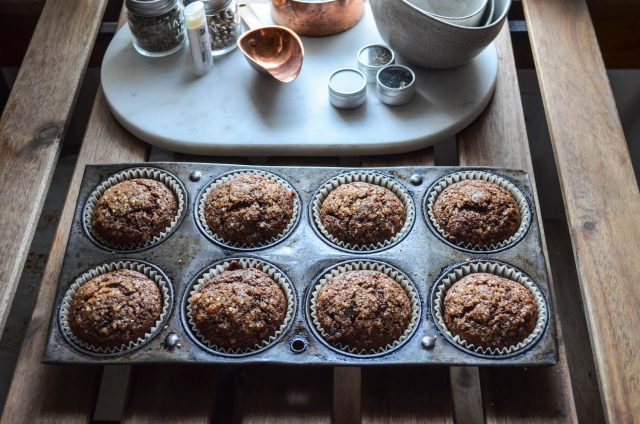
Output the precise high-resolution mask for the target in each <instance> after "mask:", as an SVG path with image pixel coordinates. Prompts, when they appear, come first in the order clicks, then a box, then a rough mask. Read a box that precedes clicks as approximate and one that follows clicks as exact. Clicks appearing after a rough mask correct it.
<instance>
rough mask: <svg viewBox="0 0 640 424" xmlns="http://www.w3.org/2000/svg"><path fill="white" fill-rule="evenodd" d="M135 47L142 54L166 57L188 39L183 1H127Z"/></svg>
mask: <svg viewBox="0 0 640 424" xmlns="http://www.w3.org/2000/svg"><path fill="white" fill-rule="evenodd" d="M125 5H126V7H127V12H128V13H127V17H128V21H129V28H130V29H131V33H132V34H133V47H135V49H136V50H137V51H138V52H139V53H140V54H142V55H145V56H152V57H159V56H167V55H170V54H171V53H174V52H176V51H178V50H180V49H181V48H182V47H183V46H184V44H185V40H186V35H185V27H184V16H183V14H182V10H183V6H182V0H126V1H125Z"/></svg>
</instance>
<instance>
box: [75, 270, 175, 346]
mask: <svg viewBox="0 0 640 424" xmlns="http://www.w3.org/2000/svg"><path fill="white" fill-rule="evenodd" d="M162 303H163V301H162V293H161V291H160V287H158V285H157V284H156V283H155V282H154V281H152V280H150V279H149V278H147V277H146V276H145V275H144V274H141V273H139V272H137V271H132V270H128V269H121V270H117V271H112V272H109V273H106V274H102V275H100V276H98V277H95V278H93V279H91V280H89V281H87V282H86V283H85V284H83V285H82V286H80V288H79V289H78V290H77V292H76V294H75V296H74V297H73V300H72V302H71V306H70V310H69V325H70V327H71V330H72V331H73V333H74V334H75V335H76V336H77V337H78V338H79V339H81V340H83V341H85V342H87V343H89V344H91V345H93V346H98V347H118V346H123V345H126V344H128V343H129V342H132V341H136V340H137V339H138V338H140V337H143V336H144V335H145V334H146V333H148V332H149V331H150V330H151V329H152V328H153V326H154V325H155V323H156V321H157V320H158V319H160V315H161V313H162Z"/></svg>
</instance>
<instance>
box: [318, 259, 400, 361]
mask: <svg viewBox="0 0 640 424" xmlns="http://www.w3.org/2000/svg"><path fill="white" fill-rule="evenodd" d="M316 314H317V317H318V320H319V322H320V325H321V326H322V329H323V330H324V332H325V333H326V340H327V341H328V342H329V343H330V344H332V345H334V346H337V345H346V346H349V347H351V348H357V349H359V350H361V349H363V350H376V349H378V348H381V347H385V346H387V345H390V344H392V343H393V342H395V341H396V340H398V339H399V338H400V337H401V336H402V335H403V334H404V332H405V331H406V329H407V327H408V326H409V323H410V322H411V314H412V311H411V300H410V299H409V296H408V295H407V292H406V290H405V289H404V288H403V287H402V286H401V285H400V284H398V283H397V282H396V281H395V280H394V279H393V278H391V277H389V276H387V275H385V274H383V273H381V272H378V271H348V272H345V273H342V274H340V275H338V276H336V277H334V278H332V279H331V280H329V281H328V282H326V283H325V284H324V286H322V288H321V289H320V293H319V294H318V297H317V300H316Z"/></svg>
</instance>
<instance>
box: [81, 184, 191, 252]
mask: <svg viewBox="0 0 640 424" xmlns="http://www.w3.org/2000/svg"><path fill="white" fill-rule="evenodd" d="M177 213H178V201H177V199H176V196H175V194H174V193H173V192H172V191H171V190H170V189H169V188H168V187H167V186H166V185H164V184H163V183H161V182H160V181H156V180H151V179H146V178H136V179H133V180H126V181H123V182H121V183H118V184H116V185H114V186H113V187H111V188H109V189H108V190H107V191H106V192H105V193H104V194H103V195H102V197H101V198H100V199H99V200H98V203H97V204H96V206H95V208H94V210H93V215H92V217H91V226H92V227H93V231H94V232H95V233H96V234H97V235H98V236H99V237H100V238H102V239H103V240H105V241H106V242H108V243H111V244H114V245H120V246H136V245H140V244H143V243H145V242H148V241H150V240H153V238H154V237H156V236H158V235H159V234H160V233H162V232H163V231H164V230H166V229H167V228H168V227H169V225H170V224H171V222H172V221H173V220H174V219H175V217H176V215H177Z"/></svg>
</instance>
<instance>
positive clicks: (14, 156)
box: [0, 0, 107, 332]
mask: <svg viewBox="0 0 640 424" xmlns="http://www.w3.org/2000/svg"><path fill="white" fill-rule="evenodd" d="M106 4H107V1H106V0H95V1H91V2H87V1H81V0H50V1H48V2H47V4H46V6H45V7H44V9H43V11H42V15H41V17H40V20H39V22H38V26H37V27H36V30H35V32H34V34H33V37H32V39H31V43H30V45H29V49H28V50H27V53H26V56H25V58H24V61H23V63H22V67H21V68H20V72H19V74H18V77H17V80H16V82H15V84H14V86H13V90H12V92H11V95H10V96H9V99H8V101H7V104H6V106H5V109H4V113H3V115H2V118H0V152H1V153H0V193H1V194H2V199H3V201H2V204H0V216H2V230H0V231H1V233H0V257H2V262H0V281H2V284H0V332H2V330H3V329H4V325H5V322H6V318H7V314H8V313H9V309H10V307H11V302H12V301H13V297H14V294H15V290H16V288H17V286H18V282H19V280H20V275H21V274H22V268H23V266H24V262H25V260H26V257H27V253H28V250H29V246H30V245H31V240H32V238H33V234H34V231H35V228H36V224H37V222H38V218H39V217H40V212H41V211H42V205H43V203H44V199H45V196H46V194H47V190H48V188H49V183H50V182H51V177H52V175H53V171H54V169H55V165H56V161H57V159H58V154H59V152H60V146H61V143H62V135H63V133H64V130H65V128H66V126H67V123H68V122H69V119H70V118H71V112H72V110H73V106H74V104H75V100H76V97H77V95H78V92H79V90H80V84H81V82H82V78H83V77H84V73H85V70H86V67H87V63H88V60H89V55H90V53H91V49H92V47H93V43H94V41H95V37H96V36H97V33H98V29H99V27H100V21H101V19H102V14H103V13H104V10H105V7H106ZM44 128H47V130H46V131H43V129H44ZM38 135H40V137H38Z"/></svg>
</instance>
